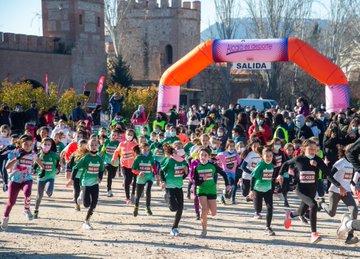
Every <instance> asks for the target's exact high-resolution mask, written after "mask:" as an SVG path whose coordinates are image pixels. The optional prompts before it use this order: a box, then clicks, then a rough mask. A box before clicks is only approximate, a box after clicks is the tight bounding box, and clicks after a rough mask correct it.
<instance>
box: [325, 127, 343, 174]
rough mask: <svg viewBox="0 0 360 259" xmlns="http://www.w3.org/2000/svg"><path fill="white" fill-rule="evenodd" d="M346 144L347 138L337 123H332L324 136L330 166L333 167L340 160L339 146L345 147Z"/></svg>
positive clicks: (326, 155)
mask: <svg viewBox="0 0 360 259" xmlns="http://www.w3.org/2000/svg"><path fill="white" fill-rule="evenodd" d="M345 144H346V142H345V138H344V136H343V134H342V133H341V130H340V129H339V125H338V123H337V122H334V121H333V122H331V123H330V125H329V127H328V128H327V129H326V131H325V135H324V144H323V146H324V153H325V157H326V160H327V161H329V162H328V166H329V167H332V166H333V165H334V164H335V162H336V161H337V160H338V155H339V154H338V149H337V146H338V145H342V146H344V145H345Z"/></svg>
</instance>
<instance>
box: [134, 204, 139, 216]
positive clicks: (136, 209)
mask: <svg viewBox="0 0 360 259" xmlns="http://www.w3.org/2000/svg"><path fill="white" fill-rule="evenodd" d="M138 214H139V207H138V206H135V208H134V213H133V215H134V217H137V215H138Z"/></svg>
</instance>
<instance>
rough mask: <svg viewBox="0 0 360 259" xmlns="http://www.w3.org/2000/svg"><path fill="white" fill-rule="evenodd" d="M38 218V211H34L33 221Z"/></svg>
mask: <svg viewBox="0 0 360 259" xmlns="http://www.w3.org/2000/svg"><path fill="white" fill-rule="evenodd" d="M38 218H39V211H38V210H35V211H34V219H38Z"/></svg>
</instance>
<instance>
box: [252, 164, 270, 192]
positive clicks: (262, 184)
mask: <svg viewBox="0 0 360 259" xmlns="http://www.w3.org/2000/svg"><path fill="white" fill-rule="evenodd" d="M273 174H274V164H273V163H270V164H267V163H265V162H264V161H263V160H261V161H260V162H259V163H258V164H257V166H256V167H255V169H254V170H253V172H252V174H251V177H253V178H255V185H254V190H255V191H258V192H267V191H269V190H271V185H272V179H273V178H272V177H273Z"/></svg>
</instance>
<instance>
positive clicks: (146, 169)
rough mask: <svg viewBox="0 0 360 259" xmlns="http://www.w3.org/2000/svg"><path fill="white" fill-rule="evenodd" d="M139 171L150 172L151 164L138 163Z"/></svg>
mask: <svg viewBox="0 0 360 259" xmlns="http://www.w3.org/2000/svg"><path fill="white" fill-rule="evenodd" d="M139 171H140V172H141V173H144V174H149V173H151V164H145V163H142V164H140V165H139Z"/></svg>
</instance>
